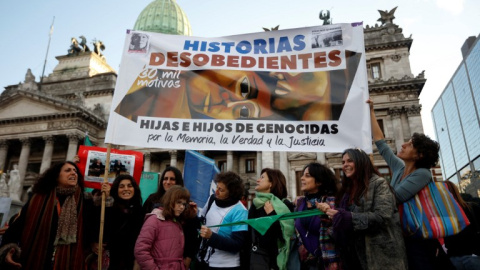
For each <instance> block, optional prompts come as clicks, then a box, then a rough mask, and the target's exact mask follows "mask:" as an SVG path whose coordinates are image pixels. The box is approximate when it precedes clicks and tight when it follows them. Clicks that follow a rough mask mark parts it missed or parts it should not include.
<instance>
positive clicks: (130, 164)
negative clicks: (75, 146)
mask: <svg viewBox="0 0 480 270" xmlns="http://www.w3.org/2000/svg"><path fill="white" fill-rule="evenodd" d="M78 157H79V160H80V161H79V163H78V164H77V165H78V168H79V169H80V171H81V172H82V173H83V174H84V177H85V187H89V188H99V187H100V184H101V183H103V179H104V176H105V167H106V160H107V149H106V148H102V147H94V146H84V145H81V146H80V149H79V151H78ZM142 167H143V153H141V152H136V151H127V150H117V149H112V150H111V153H110V166H109V170H108V176H107V177H108V182H109V183H113V181H114V180H115V178H116V177H117V176H118V175H120V174H129V175H132V176H133V177H134V178H135V180H136V181H137V182H138V181H140V177H141V173H142V171H141V170H142Z"/></svg>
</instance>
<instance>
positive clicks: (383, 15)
mask: <svg viewBox="0 0 480 270" xmlns="http://www.w3.org/2000/svg"><path fill="white" fill-rule="evenodd" d="M396 9H397V7H394V8H393V9H392V10H390V11H386V10H385V11H382V10H378V12H380V19H378V20H377V21H379V22H381V23H382V25H384V24H390V23H392V24H393V19H395V16H394V15H393V14H394V13H395V10H396Z"/></svg>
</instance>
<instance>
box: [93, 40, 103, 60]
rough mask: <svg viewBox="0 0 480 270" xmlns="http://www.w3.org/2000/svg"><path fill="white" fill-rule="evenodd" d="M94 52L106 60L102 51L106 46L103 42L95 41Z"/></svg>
mask: <svg viewBox="0 0 480 270" xmlns="http://www.w3.org/2000/svg"><path fill="white" fill-rule="evenodd" d="M92 44H93V52H94V53H96V54H98V56H100V58H102V59H105V56H104V55H103V54H102V52H101V51H103V50H105V45H104V44H103V42H102V41H101V40H93V42H92Z"/></svg>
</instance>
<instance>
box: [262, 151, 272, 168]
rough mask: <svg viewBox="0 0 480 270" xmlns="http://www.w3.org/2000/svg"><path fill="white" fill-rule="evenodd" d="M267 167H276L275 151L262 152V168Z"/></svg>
mask: <svg viewBox="0 0 480 270" xmlns="http://www.w3.org/2000/svg"><path fill="white" fill-rule="evenodd" d="M265 168H271V169H274V164H273V151H263V152H262V169H265Z"/></svg>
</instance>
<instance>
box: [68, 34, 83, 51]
mask: <svg viewBox="0 0 480 270" xmlns="http://www.w3.org/2000/svg"><path fill="white" fill-rule="evenodd" d="M71 42H72V45H70V49H69V50H68V55H77V54H78V53H79V52H82V48H81V47H80V45H79V44H78V40H77V39H76V38H74V37H72V40H71Z"/></svg>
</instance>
